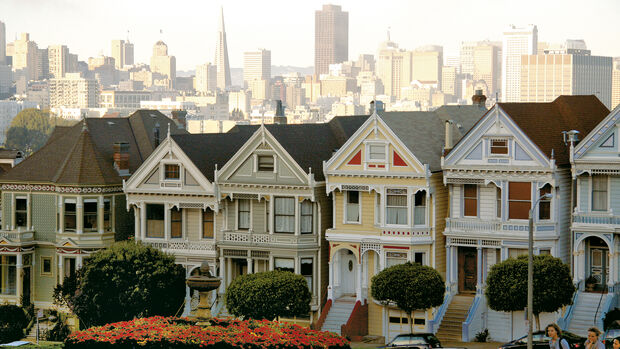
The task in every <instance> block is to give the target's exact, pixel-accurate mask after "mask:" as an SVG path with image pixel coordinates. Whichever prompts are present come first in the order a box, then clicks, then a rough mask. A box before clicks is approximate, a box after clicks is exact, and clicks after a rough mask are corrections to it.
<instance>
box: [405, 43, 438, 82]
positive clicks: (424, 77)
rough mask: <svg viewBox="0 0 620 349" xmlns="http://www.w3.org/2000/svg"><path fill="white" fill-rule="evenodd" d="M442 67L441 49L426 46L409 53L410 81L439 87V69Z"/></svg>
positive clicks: (434, 46) (435, 46)
mask: <svg viewBox="0 0 620 349" xmlns="http://www.w3.org/2000/svg"><path fill="white" fill-rule="evenodd" d="M442 66H443V47H442V46H437V45H428V46H423V47H418V48H417V49H416V50H415V51H413V52H412V53H411V69H412V71H411V81H413V80H418V81H420V82H422V83H427V84H437V87H438V88H440V87H441V86H440V85H441V67H442Z"/></svg>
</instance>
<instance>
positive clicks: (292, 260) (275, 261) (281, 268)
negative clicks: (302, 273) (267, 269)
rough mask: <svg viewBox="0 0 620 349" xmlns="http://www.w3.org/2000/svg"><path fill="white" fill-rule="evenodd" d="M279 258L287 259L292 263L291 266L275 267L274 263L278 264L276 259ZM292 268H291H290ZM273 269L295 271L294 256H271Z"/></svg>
mask: <svg viewBox="0 0 620 349" xmlns="http://www.w3.org/2000/svg"><path fill="white" fill-rule="evenodd" d="M281 260H287V261H290V262H292V263H293V268H283V267H277V266H276V264H278V261H281ZM290 269H292V270H290ZM273 270H284V271H290V272H291V273H295V258H290V257H275V256H274V258H273Z"/></svg>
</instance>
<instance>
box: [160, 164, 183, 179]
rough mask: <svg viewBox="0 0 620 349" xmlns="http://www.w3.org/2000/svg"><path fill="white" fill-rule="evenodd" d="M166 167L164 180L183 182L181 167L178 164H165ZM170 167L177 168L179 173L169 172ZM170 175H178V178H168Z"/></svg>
mask: <svg viewBox="0 0 620 349" xmlns="http://www.w3.org/2000/svg"><path fill="white" fill-rule="evenodd" d="M163 166H164V171H163V176H164V180H165V181H175V182H176V181H180V180H181V165H180V164H178V163H165V164H163ZM168 167H170V168H172V167H176V169H177V171H168ZM168 173H172V174H174V173H176V177H170V176H168Z"/></svg>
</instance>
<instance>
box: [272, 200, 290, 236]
mask: <svg viewBox="0 0 620 349" xmlns="http://www.w3.org/2000/svg"><path fill="white" fill-rule="evenodd" d="M274 204H275V208H274V219H275V231H276V233H294V232H295V198H275V202H274Z"/></svg>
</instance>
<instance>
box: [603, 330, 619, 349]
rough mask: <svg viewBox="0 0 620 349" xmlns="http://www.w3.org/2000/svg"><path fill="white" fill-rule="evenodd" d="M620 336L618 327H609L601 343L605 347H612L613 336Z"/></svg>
mask: <svg viewBox="0 0 620 349" xmlns="http://www.w3.org/2000/svg"><path fill="white" fill-rule="evenodd" d="M616 337H620V328H610V329H608V330H607V331H605V334H604V335H603V343H604V344H605V348H613V345H614V338H616Z"/></svg>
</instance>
